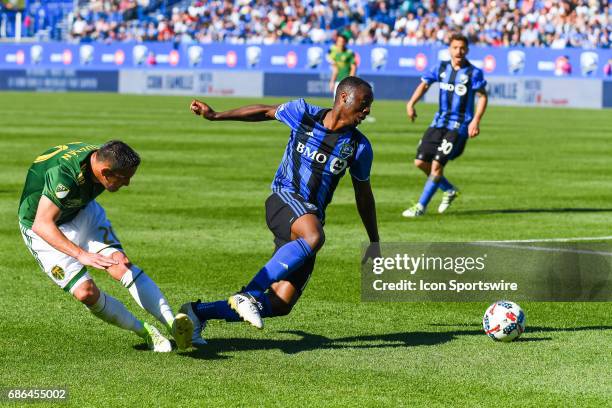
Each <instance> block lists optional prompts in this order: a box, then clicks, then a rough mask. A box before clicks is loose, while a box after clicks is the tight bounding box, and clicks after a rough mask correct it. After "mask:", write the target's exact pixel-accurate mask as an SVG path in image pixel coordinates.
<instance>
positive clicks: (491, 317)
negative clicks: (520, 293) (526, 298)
mask: <svg viewBox="0 0 612 408" xmlns="http://www.w3.org/2000/svg"><path fill="white" fill-rule="evenodd" d="M482 327H483V329H484V332H485V334H486V335H488V336H489V337H490V338H492V339H493V340H495V341H503V342H509V341H513V340H516V339H518V338H519V337H520V335H521V334H523V332H524V331H525V312H523V309H521V307H520V306H519V305H517V304H516V303H514V302H510V301H509V300H498V301H497V302H495V303H493V304H492V305H491V306H489V307H488V308H487V311H486V312H485V314H484V316H483V318H482Z"/></svg>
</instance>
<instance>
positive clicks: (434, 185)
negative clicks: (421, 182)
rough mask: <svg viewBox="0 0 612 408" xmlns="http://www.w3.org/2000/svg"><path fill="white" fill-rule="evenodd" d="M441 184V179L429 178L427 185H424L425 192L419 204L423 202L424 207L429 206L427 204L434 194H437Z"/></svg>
mask: <svg viewBox="0 0 612 408" xmlns="http://www.w3.org/2000/svg"><path fill="white" fill-rule="evenodd" d="M439 185H440V181H434V179H433V178H432V177H429V178H428V179H427V182H426V183H425V187H423V193H422V194H421V197H420V198H419V204H421V205H422V206H423V208H425V207H427V204H429V201H430V200H431V198H432V197H433V196H434V194H436V190H437V189H438V186H439Z"/></svg>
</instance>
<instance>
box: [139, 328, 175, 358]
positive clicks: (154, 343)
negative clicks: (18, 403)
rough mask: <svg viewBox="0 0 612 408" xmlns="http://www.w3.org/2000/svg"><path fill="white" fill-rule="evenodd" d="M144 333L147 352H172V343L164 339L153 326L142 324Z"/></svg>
mask: <svg viewBox="0 0 612 408" xmlns="http://www.w3.org/2000/svg"><path fill="white" fill-rule="evenodd" d="M144 328H145V331H146V334H145V337H144V339H145V341H146V342H147V347H149V350H153V351H155V352H156V353H169V352H171V351H172V343H170V340H168V339H167V338H165V337H164V336H163V335H162V334H161V333H160V332H159V330H157V329H156V328H155V326H151V325H150V324H149V323H144Z"/></svg>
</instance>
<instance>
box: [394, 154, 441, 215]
mask: <svg viewBox="0 0 612 408" xmlns="http://www.w3.org/2000/svg"><path fill="white" fill-rule="evenodd" d="M417 162H422V160H415V165H416V166H417V167H419V168H421V166H419V164H418V163H417ZM422 169H423V168H422ZM443 171H444V165H443V164H442V163H440V162H438V161H436V160H434V161H433V162H432V163H431V172H430V173H429V177H428V178H427V181H426V182H425V186H424V187H423V192H422V193H421V197H419V201H418V202H417V203H416V204H415V205H413V206H412V207H410V208H408V209H407V210H405V211H404V212H403V213H402V215H403V216H404V217H408V218H412V217H420V216H422V215H425V211H426V210H427V205H428V204H429V202H430V201H431V199H432V198H433V196H434V194H436V191H437V190H438V187H439V186H440V182H441V179H442V177H444V176H443Z"/></svg>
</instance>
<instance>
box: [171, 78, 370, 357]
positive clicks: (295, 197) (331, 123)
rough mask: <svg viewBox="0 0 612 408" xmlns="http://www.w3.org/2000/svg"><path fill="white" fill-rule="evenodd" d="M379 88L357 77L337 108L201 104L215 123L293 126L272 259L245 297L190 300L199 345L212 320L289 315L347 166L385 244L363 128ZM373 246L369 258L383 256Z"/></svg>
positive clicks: (279, 177) (270, 209)
mask: <svg viewBox="0 0 612 408" xmlns="http://www.w3.org/2000/svg"><path fill="white" fill-rule="evenodd" d="M372 102H373V94H372V88H371V87H370V85H369V84H368V83H367V82H365V81H363V80H362V79H359V78H357V77H347V78H345V79H344V80H342V81H341V82H340V84H339V85H338V90H337V92H336V97H335V100H334V106H333V108H332V109H323V108H320V107H317V106H313V105H310V104H308V103H306V102H305V101H304V99H297V100H294V101H290V102H287V103H285V104H282V105H250V106H245V107H242V108H238V109H234V110H229V111H226V112H215V111H214V110H213V109H212V108H211V107H210V106H208V105H207V104H205V103H203V102H200V101H193V102H192V104H191V110H192V111H193V112H194V113H195V114H196V115H201V116H203V117H204V118H206V119H208V120H240V121H251V122H259V121H265V120H272V119H276V120H278V121H280V122H282V123H284V124H285V125H287V126H288V127H289V128H290V129H291V135H290V137H289V142H288V143H287V147H286V149H285V153H284V155H283V159H282V161H281V163H280V166H279V168H278V170H277V172H276V175H275V176H274V180H273V182H272V194H271V195H270V196H269V197H268V199H267V201H266V221H267V224H268V227H269V228H270V230H271V231H272V233H273V234H274V243H275V245H276V250H275V252H274V255H273V256H272V258H271V259H270V260H269V261H268V263H266V265H265V266H264V267H263V268H262V269H261V270H260V271H259V272H258V273H257V274H256V275H255V277H254V278H253V279H252V280H251V282H250V283H249V284H248V285H247V286H246V287H244V288H243V289H242V291H241V292H240V293H237V294H235V295H232V296H230V298H229V300H221V301H217V302H209V303H202V302H200V301H197V302H189V303H186V304H184V305H183V306H182V308H181V310H182V311H184V312H185V313H188V315H189V316H190V317H191V318H192V319H193V321H194V325H195V330H194V336H193V340H192V342H193V344H194V345H198V344H202V343H203V340H202V337H201V330H202V329H203V328H204V325H205V324H206V321H208V320H210V319H225V320H227V321H240V320H245V321H247V322H249V323H250V324H252V325H253V326H255V327H257V328H263V320H262V318H263V317H273V316H283V315H286V314H288V313H289V312H290V311H291V309H292V307H293V305H294V304H295V303H296V302H297V300H298V299H299V297H300V296H301V294H302V291H303V290H304V287H305V286H306V283H307V282H308V279H309V278H310V275H311V273H312V270H313V267H314V263H315V256H316V253H317V251H318V250H319V249H320V248H321V246H322V245H323V242H324V240H325V238H324V234H323V224H324V221H325V209H326V207H327V205H328V204H329V203H330V201H331V200H332V196H333V194H334V190H335V189H336V186H337V185H338V182H339V181H340V179H341V178H342V176H344V174H345V173H346V170H347V169H348V171H349V173H350V174H351V178H352V181H353V187H354V190H355V199H356V202H357V209H358V211H359V215H360V216H361V220H362V221H363V224H364V226H365V229H366V231H367V233H368V237H369V239H370V242H372V243H378V241H379V238H378V227H377V223H376V208H375V204H374V196H373V194H372V189H371V186H370V181H369V180H370V168H371V166H372V159H373V154H372V147H371V145H370V142H369V141H368V139H367V138H366V137H365V136H364V135H363V134H362V133H361V132H360V131H359V130H358V129H357V125H359V124H360V123H361V122H362V121H363V120H364V119H365V118H366V117H367V116H368V114H369V113H370V106H371V105H372ZM378 252H379V249H378V245H377V244H375V245H372V246H370V249H369V250H368V253H367V254H366V259H367V258H369V257H375V256H379V254H378Z"/></svg>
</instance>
